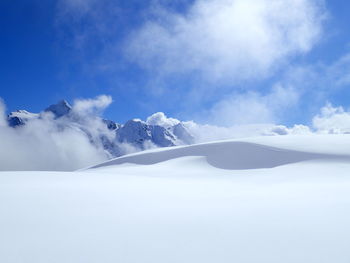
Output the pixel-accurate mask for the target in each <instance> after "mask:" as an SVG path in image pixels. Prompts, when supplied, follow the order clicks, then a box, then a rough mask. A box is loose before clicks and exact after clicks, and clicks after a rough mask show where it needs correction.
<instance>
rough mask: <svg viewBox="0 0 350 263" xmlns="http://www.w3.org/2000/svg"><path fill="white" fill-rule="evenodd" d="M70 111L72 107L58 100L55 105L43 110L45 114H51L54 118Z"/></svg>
mask: <svg viewBox="0 0 350 263" xmlns="http://www.w3.org/2000/svg"><path fill="white" fill-rule="evenodd" d="M71 110H72V106H71V105H70V104H69V103H68V102H67V101H66V100H60V101H59V102H58V103H57V104H52V105H50V106H49V107H48V108H46V109H45V111H46V112H52V113H53V114H54V115H55V117H56V118H60V117H62V116H64V115H67V114H68V113H69V112H70V111H71Z"/></svg>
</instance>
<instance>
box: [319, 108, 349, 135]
mask: <svg viewBox="0 0 350 263" xmlns="http://www.w3.org/2000/svg"><path fill="white" fill-rule="evenodd" d="M312 125H313V127H314V128H315V129H316V130H317V131H318V132H319V133H350V112H349V111H345V110H344V108H343V107H333V106H332V105H331V104H330V103H328V104H327V105H326V106H324V107H323V108H322V109H321V113H320V114H318V115H316V116H315V117H314V118H313V120H312Z"/></svg>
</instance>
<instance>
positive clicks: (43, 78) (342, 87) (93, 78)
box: [0, 0, 350, 126]
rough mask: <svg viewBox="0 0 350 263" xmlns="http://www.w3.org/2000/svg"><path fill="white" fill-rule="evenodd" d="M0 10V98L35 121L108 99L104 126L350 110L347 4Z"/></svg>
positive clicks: (71, 5)
mask: <svg viewBox="0 0 350 263" xmlns="http://www.w3.org/2000/svg"><path fill="white" fill-rule="evenodd" d="M271 3H272V2H269V1H267V0H247V1H242V0H191V1H185V0H176V1H166V0H158V1H155V0H154V1H153V0H148V1H136V0H131V1H112V0H100V1H97V0H85V1H83V0H57V1H51V0H48V1H39V0H31V1H24V0H23V1H20V0H19V1H13V0H2V1H1V2H0V30H1V31H0V35H1V42H0V47H1V48H0V63H1V71H0V86H1V93H0V97H2V98H3V100H4V101H5V103H6V105H7V108H8V110H17V109H27V110H30V111H33V112H38V111H40V110H42V109H43V108H45V107H46V106H47V105H49V104H52V103H55V102H56V101H58V100H60V99H63V98H64V99H67V100H69V101H72V100H74V99H77V98H91V97H96V96H98V95H100V94H107V95H111V96H112V97H113V100H114V103H113V104H112V105H111V106H110V107H109V108H108V109H107V111H106V112H105V116H106V117H107V118H110V119H113V120H116V121H119V122H124V121H125V120H127V119H130V118H135V117H138V118H142V119H145V118H146V117H147V116H149V115H151V114H152V113H154V112H157V111H163V112H165V113H166V114H167V115H169V116H172V117H177V118H180V119H183V120H189V119H194V120H196V121H197V122H202V123H212V124H217V125H226V126H230V125H234V124H240V123H243V124H245V123H255V122H275V123H281V124H286V125H291V124H294V123H304V124H308V122H310V120H311V118H312V116H314V115H315V114H317V113H318V112H319V109H320V108H321V107H323V106H324V105H325V104H326V103H327V102H330V103H332V104H333V105H335V106H338V105H339V106H340V105H341V106H343V107H345V108H349V106H350V89H349V85H350V58H349V55H348V54H350V34H349V29H348V25H349V24H350V18H349V15H348V14H349V11H350V3H349V2H348V1H341V0H332V1H325V2H323V1H314V0H286V1H281V0H276V2H275V4H274V5H272V4H271Z"/></svg>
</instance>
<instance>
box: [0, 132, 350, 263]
mask: <svg viewBox="0 0 350 263" xmlns="http://www.w3.org/2000/svg"><path fill="white" fill-rule="evenodd" d="M349 208H350V135H324V136H315V135H312V136H273V137H260V138H249V139H242V140H231V141H223V142H214V143H207V144H200V145H192V146H183V147H173V148H168V149H160V150H152V151H147V152H143V153H137V154H133V155H128V156H123V157H120V158H117V159H115V160H112V161H109V162H106V163H103V164H100V165H97V166H95V167H94V168H92V169H84V170H80V171H77V172H1V173H0V211H1V216H0V262H2V263H8V262H11V263H12V262H35V263H40V262H45V263H46V262H122V263H124V262H125V263H129V262H150V263H151V262H152V263H156V262H162V263H163V262H167V263H168V262H191V263H192V262H200V263H203V262H204V263H206V262H220V263H221V262H230V263H231V262H239V263H241V262H242V263H243V262H244V263H246V262H268V263H272V262H279V263H280V262H284V263H286V262H293V263H295V262H307V263H310V262H315V263H316V262H317V263H322V262H332V263H333V262H337V263H342V262H344V263H345V262H346V263H348V262H350V250H349V242H350V228H349V227H348V225H349V222H350V209H349Z"/></svg>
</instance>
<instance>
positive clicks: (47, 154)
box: [0, 102, 108, 170]
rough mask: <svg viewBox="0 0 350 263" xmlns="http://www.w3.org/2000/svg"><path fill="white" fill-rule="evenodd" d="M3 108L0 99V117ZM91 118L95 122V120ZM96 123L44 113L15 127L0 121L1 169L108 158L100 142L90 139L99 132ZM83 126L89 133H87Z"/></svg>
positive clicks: (71, 166) (73, 165)
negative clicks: (79, 121)
mask: <svg viewBox="0 0 350 263" xmlns="http://www.w3.org/2000/svg"><path fill="white" fill-rule="evenodd" d="M92 105H93V106H96V105H94V104H93V103H92ZM98 105H100V104H98ZM4 108H5V106H4V104H3V103H1V102H0V112H1V116H0V119H3V120H5V116H4V111H3V110H1V109H4ZM86 110H89V109H88V108H86ZM91 120H92V121H94V124H97V121H96V120H94V119H93V118H92V119H91ZM86 121H87V119H85V120H84V122H86ZM99 127H101V126H93V125H84V124H79V123H78V124H76V125H72V124H71V123H70V122H69V121H68V120H67V119H66V118H60V119H58V120H54V119H53V116H52V114H47V113H42V114H41V118H33V119H30V120H29V121H28V122H27V123H26V125H24V126H21V127H18V128H16V129H14V128H10V127H8V126H7V123H6V122H3V123H2V125H0V169H1V170H75V169H78V168H82V167H86V166H89V165H92V164H96V163H99V162H102V161H104V160H107V157H108V155H107V154H106V152H105V151H104V149H103V147H102V145H101V144H94V145H93V144H92V143H91V139H94V136H97V134H98V133H99V132H97V131H96V129H99ZM83 129H86V130H87V131H88V132H89V133H90V135H92V137H88V136H87V135H86V133H85V132H83ZM102 134H103V133H102ZM100 135H101V133H100ZM96 142H97V140H96Z"/></svg>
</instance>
